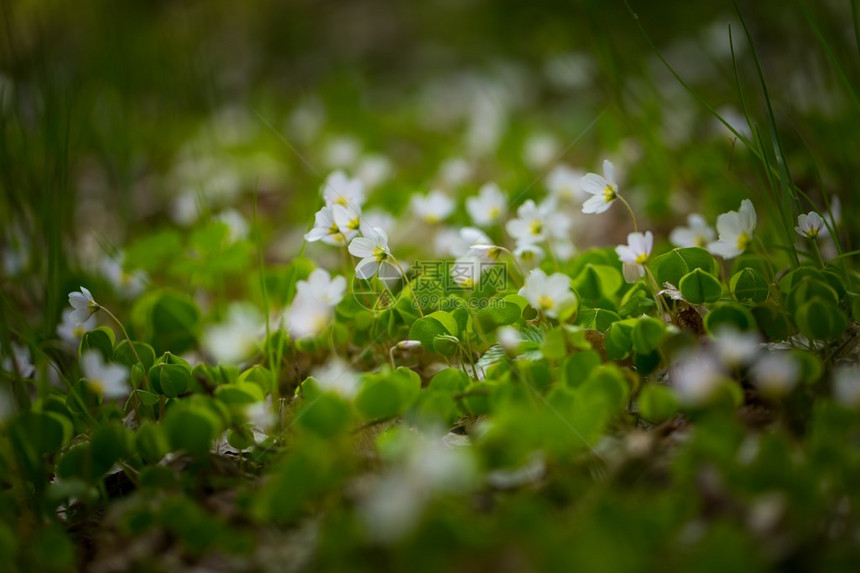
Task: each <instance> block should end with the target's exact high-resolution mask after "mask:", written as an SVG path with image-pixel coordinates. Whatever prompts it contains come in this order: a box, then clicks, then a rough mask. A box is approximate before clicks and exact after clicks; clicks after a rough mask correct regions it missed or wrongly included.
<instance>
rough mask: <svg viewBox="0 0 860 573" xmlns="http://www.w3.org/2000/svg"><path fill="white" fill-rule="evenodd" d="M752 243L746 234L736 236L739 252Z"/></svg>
mask: <svg viewBox="0 0 860 573" xmlns="http://www.w3.org/2000/svg"><path fill="white" fill-rule="evenodd" d="M751 243H752V237H750V236H749V234H748V233H741V234H740V235H738V249H739V250H741V251H745V250H746V249H747V247H749V246H750V244H751Z"/></svg>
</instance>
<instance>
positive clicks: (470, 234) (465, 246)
mask: <svg viewBox="0 0 860 573" xmlns="http://www.w3.org/2000/svg"><path fill="white" fill-rule="evenodd" d="M492 242H493V241H492V240H491V239H490V238H489V237H488V236H487V235H486V233H484V232H483V231H482V230H480V229H478V228H477V227H463V228H462V229H460V232H459V233H457V238H456V239H454V240H452V241H451V244H450V246H449V250H450V252H451V255H452V256H455V257H462V256H465V255H466V254H468V253H469V252H470V251H471V250H472V247H474V246H475V245H490V244H492Z"/></svg>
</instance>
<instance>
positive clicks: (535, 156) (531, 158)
mask: <svg viewBox="0 0 860 573" xmlns="http://www.w3.org/2000/svg"><path fill="white" fill-rule="evenodd" d="M558 152H559V145H558V140H557V139H556V138H555V137H553V136H552V135H549V134H545V133H543V134H537V135H533V136H531V137H529V138H528V139H527V140H526V142H525V145H524V146H523V161H525V163H526V165H528V166H529V167H531V168H532V169H542V168H543V167H546V166H547V165H549V163H550V162H552V160H553V159H555V158H556V157H557V156H558Z"/></svg>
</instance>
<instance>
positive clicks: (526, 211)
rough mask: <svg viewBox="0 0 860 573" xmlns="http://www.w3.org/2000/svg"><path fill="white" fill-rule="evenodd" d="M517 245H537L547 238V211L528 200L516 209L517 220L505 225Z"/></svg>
mask: <svg viewBox="0 0 860 573" xmlns="http://www.w3.org/2000/svg"><path fill="white" fill-rule="evenodd" d="M505 229H507V231H508V234H509V235H510V236H511V237H513V238H514V240H515V241H516V242H517V244H534V243H539V242H541V241H543V240H545V239H546V238H547V234H548V229H547V210H546V209H545V208H543V209H542V208H540V207H538V206H537V205H535V202H534V201H532V200H531V199H529V200H528V201H526V202H525V203H523V204H522V205H520V206H519V208H518V209H517V218H515V219H511V220H510V221H508V222H507V224H506V225H505Z"/></svg>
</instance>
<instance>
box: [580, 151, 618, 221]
mask: <svg viewBox="0 0 860 573" xmlns="http://www.w3.org/2000/svg"><path fill="white" fill-rule="evenodd" d="M579 188H580V189H582V190H583V191H584V192H586V193H588V194H589V195H591V197H589V198H588V199H587V200H586V201H585V203H583V204H582V212H583V213H603V212H604V211H606V210H607V209H609V207H611V206H612V203H614V202H615V200H616V199H617V198H618V184H617V183H616V182H615V167H614V166H613V165H612V163H611V162H610V161H609V160H604V161H603V176H600V175H598V174H597V173H587V174H586V175H585V177H583V178H582V179H580V180H579Z"/></svg>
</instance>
